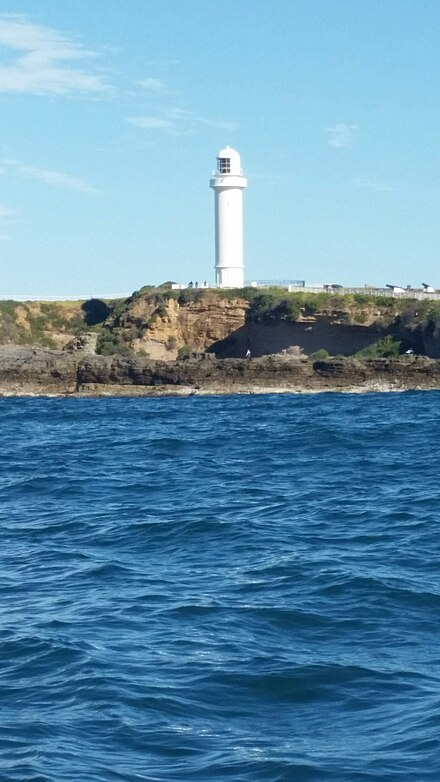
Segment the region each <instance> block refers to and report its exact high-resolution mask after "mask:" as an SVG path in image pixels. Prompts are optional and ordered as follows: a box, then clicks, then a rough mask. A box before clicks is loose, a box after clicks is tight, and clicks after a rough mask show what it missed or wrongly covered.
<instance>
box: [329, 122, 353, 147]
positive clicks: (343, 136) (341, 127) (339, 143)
mask: <svg viewBox="0 0 440 782" xmlns="http://www.w3.org/2000/svg"><path fill="white" fill-rule="evenodd" d="M356 130H357V125H346V124H344V123H342V122H341V123H339V124H338V125H333V127H331V128H326V131H327V133H328V143H329V144H330V146H332V147H339V148H347V147H351V146H352V144H353V139H354V134H355V131H356Z"/></svg>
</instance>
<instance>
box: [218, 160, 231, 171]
mask: <svg viewBox="0 0 440 782" xmlns="http://www.w3.org/2000/svg"><path fill="white" fill-rule="evenodd" d="M218 172H219V174H230V173H231V158H229V157H219V158H218Z"/></svg>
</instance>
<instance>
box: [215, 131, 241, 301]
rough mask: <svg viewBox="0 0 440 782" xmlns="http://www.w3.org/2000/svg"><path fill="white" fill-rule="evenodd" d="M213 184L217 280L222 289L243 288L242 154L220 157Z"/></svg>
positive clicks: (222, 153) (221, 154)
mask: <svg viewBox="0 0 440 782" xmlns="http://www.w3.org/2000/svg"><path fill="white" fill-rule="evenodd" d="M214 174H215V176H214V178H213V179H211V181H210V186H211V187H212V189H213V190H214V193H215V279H216V285H218V286H219V287H220V288H242V287H243V285H244V263H243V190H244V189H245V187H246V186H247V180H246V178H245V177H244V176H243V173H242V170H241V167H240V156H239V154H238V152H236V151H235V150H234V149H231V148H230V147H226V148H225V149H222V150H221V151H220V152H219V154H218V157H217V170H216V171H215V172H214Z"/></svg>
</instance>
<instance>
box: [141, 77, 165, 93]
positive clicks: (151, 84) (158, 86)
mask: <svg viewBox="0 0 440 782" xmlns="http://www.w3.org/2000/svg"><path fill="white" fill-rule="evenodd" d="M136 83H137V84H139V86H140V87H143V88H144V89H145V90H147V91H148V92H154V93H155V94H163V93H167V92H168V90H167V87H166V84H165V82H164V80H163V79H141V80H140V81H138V82H136Z"/></svg>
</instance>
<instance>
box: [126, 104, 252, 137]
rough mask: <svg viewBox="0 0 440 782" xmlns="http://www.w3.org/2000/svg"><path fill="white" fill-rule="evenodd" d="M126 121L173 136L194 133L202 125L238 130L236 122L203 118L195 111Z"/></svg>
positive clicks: (172, 112)
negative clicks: (163, 131)
mask: <svg viewBox="0 0 440 782" xmlns="http://www.w3.org/2000/svg"><path fill="white" fill-rule="evenodd" d="M126 120H127V122H130V124H131V125H135V126H136V127H138V128H146V129H162V130H166V131H169V132H171V133H173V135H176V134H181V133H194V132H195V131H196V130H197V129H198V128H199V127H200V125H207V126H209V127H212V128H219V129H221V130H235V129H236V128H237V125H236V123H235V122H229V121H226V120H220V119H211V118H209V117H202V116H200V115H198V114H195V113H194V112H193V111H187V110H186V109H180V108H170V109H168V110H166V111H164V112H163V115H162V116H160V117H151V116H140V117H126Z"/></svg>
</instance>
